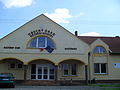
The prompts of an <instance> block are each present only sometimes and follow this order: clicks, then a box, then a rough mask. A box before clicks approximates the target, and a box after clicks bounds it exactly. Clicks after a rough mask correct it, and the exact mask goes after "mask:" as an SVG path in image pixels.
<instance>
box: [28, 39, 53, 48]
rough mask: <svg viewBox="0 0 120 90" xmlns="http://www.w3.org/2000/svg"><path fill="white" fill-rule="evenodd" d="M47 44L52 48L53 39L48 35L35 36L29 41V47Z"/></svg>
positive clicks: (41, 46) (39, 46) (45, 45)
mask: <svg viewBox="0 0 120 90" xmlns="http://www.w3.org/2000/svg"><path fill="white" fill-rule="evenodd" d="M47 46H49V47H51V48H54V43H53V41H52V40H51V39H50V38H48V37H36V38H34V39H32V40H31V42H30V43H29V46H28V47H29V48H46V47H47Z"/></svg>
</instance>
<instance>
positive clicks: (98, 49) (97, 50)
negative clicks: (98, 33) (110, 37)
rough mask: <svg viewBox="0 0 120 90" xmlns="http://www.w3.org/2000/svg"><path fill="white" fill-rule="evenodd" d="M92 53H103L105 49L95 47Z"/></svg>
mask: <svg viewBox="0 0 120 90" xmlns="http://www.w3.org/2000/svg"><path fill="white" fill-rule="evenodd" d="M93 52H94V53H105V52H106V50H105V48H104V47H102V46H97V47H95V48H94V51H93Z"/></svg>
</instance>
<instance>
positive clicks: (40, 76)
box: [31, 64, 55, 80]
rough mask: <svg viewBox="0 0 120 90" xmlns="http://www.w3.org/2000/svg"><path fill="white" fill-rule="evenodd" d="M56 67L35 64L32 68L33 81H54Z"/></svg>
mask: <svg viewBox="0 0 120 90" xmlns="http://www.w3.org/2000/svg"><path fill="white" fill-rule="evenodd" d="M54 76H55V75H54V65H52V64H33V65H32V68H31V79H33V80H54Z"/></svg>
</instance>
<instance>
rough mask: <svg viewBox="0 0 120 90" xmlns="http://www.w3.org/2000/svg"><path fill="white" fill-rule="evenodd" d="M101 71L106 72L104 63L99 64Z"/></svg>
mask: <svg viewBox="0 0 120 90" xmlns="http://www.w3.org/2000/svg"><path fill="white" fill-rule="evenodd" d="M101 73H106V64H101Z"/></svg>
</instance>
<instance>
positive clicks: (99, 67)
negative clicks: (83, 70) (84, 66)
mask: <svg viewBox="0 0 120 90" xmlns="http://www.w3.org/2000/svg"><path fill="white" fill-rule="evenodd" d="M94 73H96V74H106V73H107V70H106V64H105V63H102V64H101V63H96V64H94Z"/></svg>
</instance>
